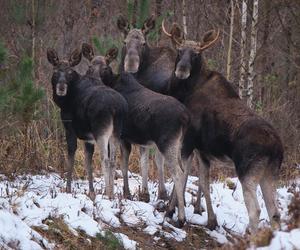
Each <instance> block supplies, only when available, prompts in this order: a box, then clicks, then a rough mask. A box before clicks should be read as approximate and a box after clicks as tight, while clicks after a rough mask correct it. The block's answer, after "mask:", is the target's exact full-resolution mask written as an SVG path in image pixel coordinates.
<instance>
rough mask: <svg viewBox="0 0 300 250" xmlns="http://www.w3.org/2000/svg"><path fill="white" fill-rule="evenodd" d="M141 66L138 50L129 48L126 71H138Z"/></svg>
mask: <svg viewBox="0 0 300 250" xmlns="http://www.w3.org/2000/svg"><path fill="white" fill-rule="evenodd" d="M139 66H140V57H139V54H138V52H137V51H136V50H134V49H129V50H128V53H127V55H126V57H125V64H124V67H125V71H126V72H128V73H136V72H137V71H138V69H139Z"/></svg>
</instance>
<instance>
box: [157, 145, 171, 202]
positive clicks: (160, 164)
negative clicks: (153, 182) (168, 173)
mask: <svg viewBox="0 0 300 250" xmlns="http://www.w3.org/2000/svg"><path fill="white" fill-rule="evenodd" d="M155 164H156V167H157V169H158V183H159V185H158V199H161V200H167V199H168V194H167V190H166V186H165V172H164V165H165V159H164V157H163V155H162V154H161V153H160V152H159V150H158V149H157V148H156V151H155Z"/></svg>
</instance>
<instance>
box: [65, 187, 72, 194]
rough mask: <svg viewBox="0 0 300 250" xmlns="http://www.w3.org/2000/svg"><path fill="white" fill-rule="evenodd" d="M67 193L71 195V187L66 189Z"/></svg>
mask: <svg viewBox="0 0 300 250" xmlns="http://www.w3.org/2000/svg"><path fill="white" fill-rule="evenodd" d="M66 192H67V193H68V194H70V193H71V186H67V187H66Z"/></svg>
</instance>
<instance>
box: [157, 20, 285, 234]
mask: <svg viewBox="0 0 300 250" xmlns="http://www.w3.org/2000/svg"><path fill="white" fill-rule="evenodd" d="M162 29H163V31H164V33H165V34H166V35H167V36H168V37H169V38H170V39H171V41H172V43H173V44H174V45H175V47H176V48H177V58H176V62H175V68H174V69H173V75H172V77H171V78H170V82H169V86H168V93H169V94H170V95H172V96H174V97H176V98H177V99H178V100H180V101H181V102H182V103H184V104H185V106H186V107H187V108H188V109H189V111H190V112H191V119H192V122H191V124H192V126H191V127H190V129H189V131H188V132H187V136H186V139H185V142H186V143H184V146H183V154H185V157H188V156H189V155H190V154H191V153H192V151H193V150H194V149H195V151H196V155H197V159H198V163H199V164H198V165H199V175H200V176H199V177H200V181H199V189H202V191H203V192H204V196H205V199H206V203H207V208H208V227H209V228H214V227H215V226H216V225H217V221H216V217H215V215H214V212H213V210H212V206H211V200H210V193H209V165H210V160H211V159H212V158H215V157H216V158H222V157H223V156H227V157H229V158H231V159H232V160H233V162H234V164H235V168H236V172H237V175H238V177H239V180H240V181H241V184H242V188H243V195H244V199H245V204H246V207H247V210H248V214H249V220H250V229H251V231H256V230H257V227H258V222H259V215H260V207H259V204H258V200H257V197H256V189H257V186H258V184H260V186H261V190H262V193H263V197H264V201H265V203H266V208H267V211H268V215H269V218H270V221H271V222H272V223H273V222H278V221H279V212H278V210H277V207H276V200H275V193H276V189H275V184H276V181H277V179H278V174H279V169H280V166H281V163H282V160H283V147H282V143H281V140H280V138H279V136H278V134H277V133H276V131H275V130H274V128H273V127H272V126H271V125H270V124H269V123H268V122H266V121H265V120H264V119H263V118H261V117H259V116H258V115H257V114H256V113H255V112H254V111H252V110H251V109H250V108H248V107H247V106H246V104H244V102H243V101H242V100H241V99H240V98H239V96H238V94H237V93H236V91H235V90H234V88H233V87H232V85H231V83H230V82H228V81H227V80H226V79H225V78H224V77H223V76H222V75H221V74H220V73H218V72H215V71H211V70H209V69H208V68H207V66H206V64H205V60H204V58H203V56H202V52H203V51H204V50H206V49H208V48H210V47H211V46H213V45H214V44H215V42H216V41H217V40H218V37H219V31H209V32H207V33H206V34H205V35H204V37H203V41H202V42H195V41H190V40H186V39H185V37H184V35H183V32H182V31H181V29H180V27H179V26H178V25H177V24H173V26H172V29H171V30H170V32H167V30H166V28H165V25H164V22H163V23H162ZM187 142H188V143H187ZM198 198H200V197H198ZM199 204H200V199H199V200H198V202H197V206H198V208H197V207H196V209H199Z"/></svg>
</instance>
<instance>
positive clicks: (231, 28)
mask: <svg viewBox="0 0 300 250" xmlns="http://www.w3.org/2000/svg"><path fill="white" fill-rule="evenodd" d="M230 8H231V13H230V31H229V43H228V50H227V67H226V68H227V70H226V77H227V79H228V80H229V81H230V72H231V51H232V37H233V24H234V8H235V3H234V0H230Z"/></svg>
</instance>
